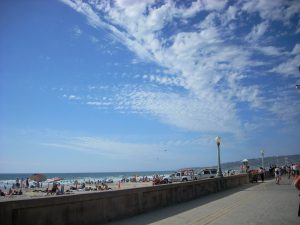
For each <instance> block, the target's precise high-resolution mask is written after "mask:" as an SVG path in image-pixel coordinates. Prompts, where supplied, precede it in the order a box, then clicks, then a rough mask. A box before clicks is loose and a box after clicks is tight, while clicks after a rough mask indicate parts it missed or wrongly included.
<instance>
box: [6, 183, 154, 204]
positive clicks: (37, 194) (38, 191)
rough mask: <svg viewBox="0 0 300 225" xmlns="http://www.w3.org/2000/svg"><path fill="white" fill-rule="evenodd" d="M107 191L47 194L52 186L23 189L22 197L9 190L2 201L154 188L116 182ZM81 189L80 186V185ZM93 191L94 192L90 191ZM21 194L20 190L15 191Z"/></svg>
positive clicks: (66, 189)
mask: <svg viewBox="0 0 300 225" xmlns="http://www.w3.org/2000/svg"><path fill="white" fill-rule="evenodd" d="M106 185H107V190H93V189H96V185H95V184H87V185H86V186H85V188H78V189H76V190H72V187H74V186H75V185H64V194H62V195H57V194H55V193H53V194H51V193H47V192H46V189H47V188H48V189H49V190H51V189H52V187H53V185H52V184H50V185H49V187H48V186H47V187H45V188H22V194H21V195H14V194H12V195H9V194H8V193H7V192H8V190H2V191H4V193H6V196H0V201H10V200H21V199H30V198H41V197H52V196H63V195H76V194H83V193H97V192H105V191H114V190H122V189H130V188H141V187H148V186H152V181H148V182H120V183H119V182H114V183H106ZM78 187H79V185H78ZM90 189H92V190H90ZM14 190H15V191H17V192H19V191H20V189H14Z"/></svg>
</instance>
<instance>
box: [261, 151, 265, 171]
mask: <svg viewBox="0 0 300 225" xmlns="http://www.w3.org/2000/svg"><path fill="white" fill-rule="evenodd" d="M260 153H261V167H262V168H263V169H265V165H264V156H265V152H264V150H261V151H260Z"/></svg>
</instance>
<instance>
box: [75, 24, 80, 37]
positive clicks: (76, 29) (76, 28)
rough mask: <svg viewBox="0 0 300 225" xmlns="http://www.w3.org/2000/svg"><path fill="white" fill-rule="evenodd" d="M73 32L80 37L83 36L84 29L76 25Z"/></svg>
mask: <svg viewBox="0 0 300 225" xmlns="http://www.w3.org/2000/svg"><path fill="white" fill-rule="evenodd" d="M73 32H74V35H75V37H79V36H81V34H82V30H81V29H80V27H78V26H75V27H74V28H73Z"/></svg>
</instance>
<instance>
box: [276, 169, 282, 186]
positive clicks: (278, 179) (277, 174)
mask: <svg viewBox="0 0 300 225" xmlns="http://www.w3.org/2000/svg"><path fill="white" fill-rule="evenodd" d="M274 173H275V181H276V184H279V181H280V178H281V173H280V168H278V167H276V168H275V172H274Z"/></svg>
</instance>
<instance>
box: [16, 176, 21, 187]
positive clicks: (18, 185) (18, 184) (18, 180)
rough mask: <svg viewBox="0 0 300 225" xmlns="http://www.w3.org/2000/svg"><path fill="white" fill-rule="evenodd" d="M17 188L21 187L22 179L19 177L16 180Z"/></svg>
mask: <svg viewBox="0 0 300 225" xmlns="http://www.w3.org/2000/svg"><path fill="white" fill-rule="evenodd" d="M16 186H17V188H19V187H20V179H19V177H17V178H16Z"/></svg>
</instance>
